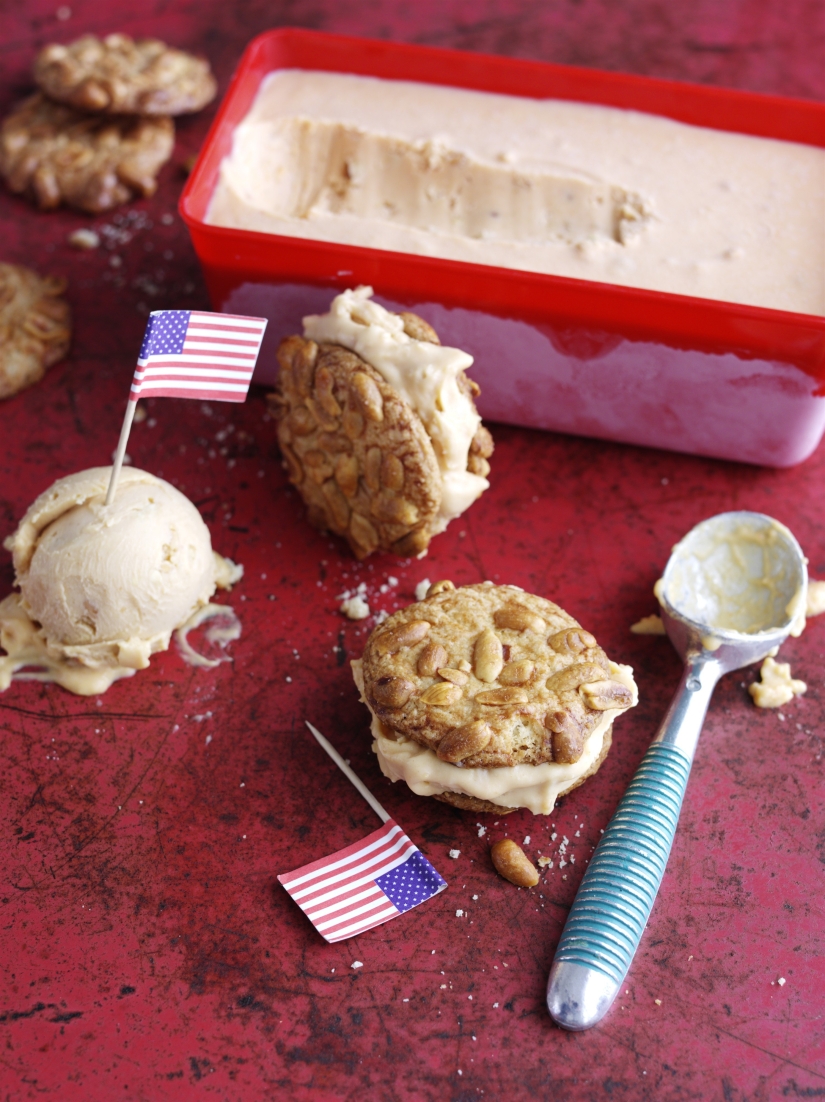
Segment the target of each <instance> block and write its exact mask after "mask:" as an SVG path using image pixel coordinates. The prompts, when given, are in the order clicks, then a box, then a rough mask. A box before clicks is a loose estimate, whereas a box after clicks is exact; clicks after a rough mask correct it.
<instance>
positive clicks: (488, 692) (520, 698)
mask: <svg viewBox="0 0 825 1102" xmlns="http://www.w3.org/2000/svg"><path fill="white" fill-rule="evenodd" d="M529 702H530V697H529V695H528V693H526V692H525V690H524V689H517V688H515V687H514V686H507V688H504V689H485V690H484V692H480V693H477V694H476V704H489V705H502V704H528V703H529Z"/></svg>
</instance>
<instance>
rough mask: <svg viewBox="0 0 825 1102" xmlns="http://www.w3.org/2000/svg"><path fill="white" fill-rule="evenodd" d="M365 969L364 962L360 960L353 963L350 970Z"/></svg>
mask: <svg viewBox="0 0 825 1102" xmlns="http://www.w3.org/2000/svg"><path fill="white" fill-rule="evenodd" d="M363 967H364V962H363V961H360V960H354V961H353V962H352V964H351V965H350V968H363Z"/></svg>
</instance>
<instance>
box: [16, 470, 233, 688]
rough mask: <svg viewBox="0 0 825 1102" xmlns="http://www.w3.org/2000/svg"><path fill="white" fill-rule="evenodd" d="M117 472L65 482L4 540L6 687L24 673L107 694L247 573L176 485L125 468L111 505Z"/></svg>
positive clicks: (82, 474)
mask: <svg viewBox="0 0 825 1102" xmlns="http://www.w3.org/2000/svg"><path fill="white" fill-rule="evenodd" d="M110 475H111V468H110V467H96V468H93V469H92V470H88V471H80V472H78V473H77V474H73V475H69V476H68V477H66V478H61V479H58V481H57V482H55V483H54V485H53V486H51V487H50V488H49V489H48V490H46V491H45V493H42V494H41V495H40V496H39V497H38V498H37V500H36V501H35V502H34V503H33V504H32V506H31V507H30V508H29V510H28V512H27V513H26V515H25V516H24V518H23V520H22V521H21V522H20V525H19V526H18V528H17V531H16V532H15V533H14V534H13V535H12V536H10V537H9V538H8V539H6V541H5V544H4V546H5V547H6V548H7V550H9V551H11V552H12V556H13V561H14V569H15V575H16V583H17V586H18V588H19V593H12V594H11V595H10V596H8V597H7V598H6V599H5V600H4V601H3V602H2V603H0V646H2V648H3V650H5V651H6V656H2V655H0V691H2V690H4V689H6V688H8V686H9V685H10V683H11V681H12V679H13V678H14V677H15V676H17V677H21V678H26V679H32V678H35V679H37V680H42V681H54V682H56V683H57V684H59V685H62V686H63V687H64V688H66V689H69V690H70V691H71V692H75V693H79V694H81V695H92V694H95V693H100V692H103V691H105V690H106V689H107V688H108V687H109V686H110V685H111V684H112V683H113V682H114V681H116V680H117V679H118V678H121V677H130V676H131V675H132V674H134V672H135V670H139V669H144V668H145V667H146V666H148V665H149V657H150V655H152V654H154V653H156V652H157V651H161V650H166V649H167V647H168V646H169V641H170V638H171V635H172V632H173V631H174V630H175V629H176V628H180V627H183V626H185V625H186V624H187V622H188V621H189V620H190V619H191V618H192V617H194V616H196V615H197V614H198V613H200V612H202V610H203V609H204V608H205V607H206V606H208V604H209V600H210V598H211V596H212V594H213V593H214V592H215V589H216V587H228V586H229V585H231V584H232V583H233V582H235V581H238V580H239V578H240V577H241V574H242V572H243V571H242V568H241V567H238V566H236V565H235V564H234V563H232V562H230V561H229V560H228V559H224V558H223V557H222V556H220V555H218V554H217V553H215V552H213V550H212V544H211V540H210V536H209V530H208V529H207V527H206V525H205V524H204V522H203V520H202V518H201V516H200V514H199V513H198V511H197V509H196V508H195V506H194V505H193V504H192V503H191V501H189V499H188V498H186V497H185V496H184V495H183V494H182V493H180V492H179V491H178V490H176V489H175V488H174V487H173V486H170V485H169V483H168V482H164V481H163V480H162V479H160V478H156V477H155V476H154V475H151V474H148V473H147V472H146V471H139V470H135V469H134V468H125V469H124V470H123V471H122V473H121V475H120V480H119V483H118V489H117V493H116V495H115V498H114V500H113V502H112V504H111V505H110V506H108V507H107V506H106V504H105V501H106V491H107V488H108V484H109V477H110Z"/></svg>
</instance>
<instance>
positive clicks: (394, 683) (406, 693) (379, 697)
mask: <svg viewBox="0 0 825 1102" xmlns="http://www.w3.org/2000/svg"><path fill="white" fill-rule="evenodd" d="M414 692H415V685H413V683H412V682H411V681H406V680H405V679H404V678H403V677H379V678H378V680H377V681H376V682H375V684H374V685H373V687H372V695H373V697H374V699H375V701H376V703H377V704H380V705H381V706H382V707H384V708H403V706H404V705H405V704H406V703H407V701H408V700H409V699H410V697H411V696H412V695H413V693H414Z"/></svg>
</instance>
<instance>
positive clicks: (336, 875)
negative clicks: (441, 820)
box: [278, 723, 447, 942]
mask: <svg viewBox="0 0 825 1102" xmlns="http://www.w3.org/2000/svg"><path fill="white" fill-rule="evenodd" d="M307 727H308V728H309V729H310V731H311V732H312V734H313V735H314V736H315V738H316V739H317V740H318V742H319V743H320V744H321V746H322V747H323V748H324V749H325V750H326V752H327V753H328V754H329V756H330V757H331V758H332V760H333V761H334V762H335V764H336V765H337V766H338V767H339V768H340V769H341V770H342V772H343V773H345V774H346V776H347V777H348V778H349V780H351V781H352V783H353V784H354V785H355V787H356V788H357V789H358V791H359V792H360V793H361V795H362V796H363V797H364V799H365V800H366V801H367V802H368V803H369V805H370V807H372V809H373V811H375V813H376V814H377V815H378V817H379V818H380V819H382V820H383V823H384V825H383V826H382V827H381V828H380V829H379V830H376V831H375V832H374V833H372V834H369V835H368V836H367V837H366V838H364V839H363V840H362V841H360V842H356V843H355V844H354V845H351V846H347V848H346V849H342V850H338V852H337V853H332V854H330V855H329V857H322V858H321V859H320V860H319V861H313V862H312V863H311V864H309V865H303V866H302V867H301V868H300V869H295V871H294V872H288V873H284V874H283V875H281V876H279V877H278V880H279V881H280V883H281V884H283V886H284V888H286V890H287V891H288V892H289V894H290V895H291V896H292V898H293V899H294V900H295V902H296V903H297V904H298V906H299V907H300V908H301V910H302V911H303V912H304V914H305V915H306V916H307V918H309V920H310V922H311V923H312V925H313V926H314V927H315V929H316V930H317V931H318V932H319V934H321V936H322V937H323V938H325V939H326V940H327V941H329V942H334V941H343V940H344V939H345V938H349V937H354V936H355V935H356V934H362V933H364V932H365V931H366V930H371V929H372V928H373V926H380V925H381V923H383V922H388V921H389V920H390V919H391V918H396V917H397V916H398V915H400V914H403V913H404V912H405V911H409V910H411V909H412V908H413V907H417V906H418V905H419V903H424V902H425V900H427V899H431V898H432V897H433V896H434V895H437V894H438V893H439V892H442V891H444V889H445V888H446V887H447V882H446V880H444V879H443V877H442V876H440V875H439V873H438V872H436V870H435V869H434V868H433V866H432V865H431V864H430V862H429V861H428V860H427V858H426V857H425V856H424V854H423V853H421V851H420V850H419V849H418V847H417V846H416V845H415V844H414V843H413V842H411V841H410V839H409V838H408V837H407V835H406V834H405V833H404V831H403V830H402V829H401V827H400V826H399V825H398V823H396V822H394V821H393V820H392V819H391V818H390V816H389V815H388V814H387V812H386V811H385V810H384V808H383V807H382V806H381V804H380V803H379V802H378V801H377V800H376V799H375V797H374V796H373V795H372V793H371V792H370V791H369V790H368V789H367V788H366V787H365V785H364V784H363V783H362V782H361V781H360V780H359V779H358V777H356V775H355V774H354V773H353V771H352V770H351V769H350V767H349V766H348V765H347V763H346V762H345V761H344V760H343V758H342V757H341V756H340V755H339V754H338V753H337V751H336V750H335V749H334V748H333V747H332V746H331V745H330V744H329V743H328V742H327V740H326V739H325V738H324V736H323V735H322V734H321V733H320V731H317V730H316V729H315V727H313V726H312V724H311V723H307Z"/></svg>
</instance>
